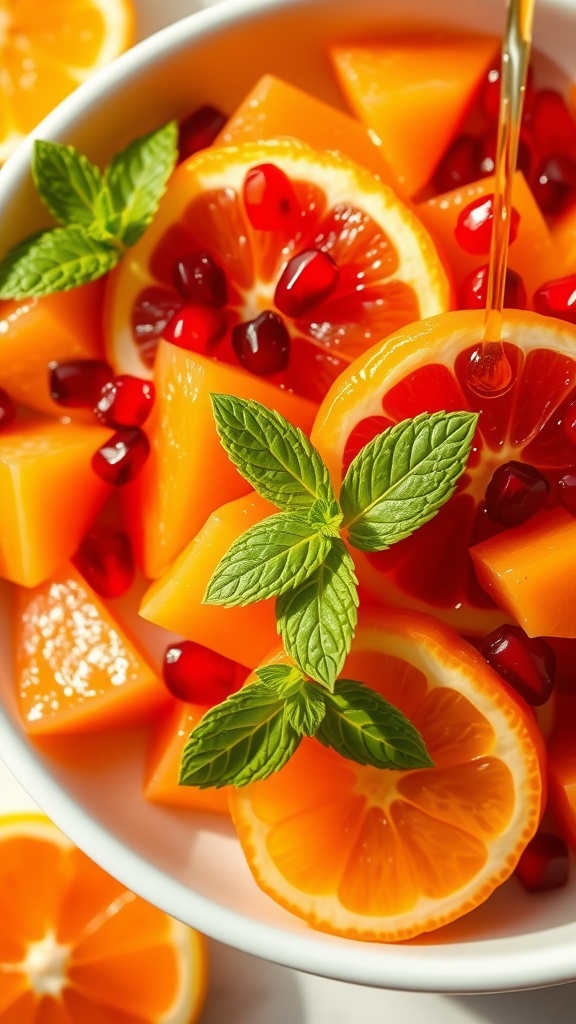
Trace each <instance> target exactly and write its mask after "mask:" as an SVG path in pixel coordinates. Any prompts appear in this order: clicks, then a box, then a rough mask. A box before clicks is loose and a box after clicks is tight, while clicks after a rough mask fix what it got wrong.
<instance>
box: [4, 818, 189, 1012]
mask: <svg viewBox="0 0 576 1024" xmlns="http://www.w3.org/2000/svg"><path fill="white" fill-rule="evenodd" d="M0 893H1V901H2V909H3V926H4V930H6V929H7V928H9V931H6V934H5V935H4V936H3V943H2V985H1V987H0V1022H1V1024H16V1022H18V1024H71V1022H73V1021H78V1022H80V1021H82V1022H84V1024H88V1022H91V1024H104V1022H105V1024H127V1022H128V1021H134V1022H135V1021H136V1020H137V1021H138V1022H139V1024H193V1022H194V1021H195V1020H197V1018H198V1015H199V1014H200V1012H201V1010H202V1007H203V1005H204V1002H205V998H206V988H207V984H206V975H207V950H206V945H205V941H204V938H203V936H201V935H200V934H199V933H198V932H196V931H193V930H192V929H190V928H188V927H186V925H183V924H181V923H180V922H179V921H176V920H175V919H174V918H171V917H168V915H167V914H164V913H162V911H160V910H157V909H156V908H155V907H152V906H151V905H150V904H149V903H146V902H145V901H144V900H142V899H140V898H139V897H138V896H135V895H134V893H132V892H130V891H129V890H127V889H125V888H124V886H122V885H121V883H120V882H117V881H115V880H114V879H113V878H112V877H111V876H110V875H108V874H106V873H105V872H104V871H102V869H101V868H99V867H97V865H96V864H94V863H93V862H92V861H91V860H89V859H88V857H87V856H86V855H85V854H84V853H82V852H81V851H80V850H79V849H77V848H76V847H75V846H73V845H72V843H71V842H70V841H69V840H68V839H67V838H66V837H65V836H64V835H63V833H62V832H60V831H59V830H58V829H57V828H56V826H55V825H53V824H52V822H51V821H49V819H48V818H45V817H43V816H41V815H39V814H38V815H35V814H34V815H33V814H30V815H7V816H5V817H3V818H0Z"/></svg>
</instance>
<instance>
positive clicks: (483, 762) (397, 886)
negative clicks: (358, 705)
mask: <svg viewBox="0 0 576 1024" xmlns="http://www.w3.org/2000/svg"><path fill="white" fill-rule="evenodd" d="M344 675H345V676H346V677H347V678H352V679H357V680H360V681H362V682H365V683H366V684H367V685H369V686H371V687H372V688H373V689H375V690H377V691H378V692H380V693H381V694H382V695H383V696H384V697H385V698H386V699H387V700H388V701H390V703H392V704H394V705H396V706H397V707H399V708H400V710H401V711H403V712H404V714H405V715H406V716H407V717H408V718H409V719H410V720H411V721H412V722H413V724H414V725H415V726H416V728H417V729H418V730H419V731H420V733H421V734H422V736H423V738H424V741H425V742H426V744H427V747H428V751H429V753H430V755H431V757H432V760H433V762H434V766H433V767H432V768H424V769H413V770H410V771H391V770H386V769H376V768H372V767H366V766H363V765H360V764H356V763H355V762H352V761H347V760H345V759H343V758H342V757H341V756H340V755H338V754H336V753H335V752H334V751H332V750H330V749H329V748H324V747H323V746H321V744H320V743H318V742H317V741H316V740H308V739H304V740H303V741H302V743H301V745H300V747H299V748H298V750H297V751H296V753H295V754H294V755H293V757H292V758H291V760H290V761H289V762H288V764H287V765H285V767H284V768H282V769H281V771H279V772H278V773H277V774H276V775H273V776H271V777H270V778H268V779H266V780H265V781H263V782H256V783H253V784H251V785H249V786H246V787H244V788H241V789H235V790H233V791H232V793H231V796H230V808H231V813H232V818H233V821H234V824H235V826H236V829H237V832H238V836H239V838H240V842H241V844H242V848H243V850H244V853H245V855H246V858H247V860H248V863H249V865H250V868H251V870H252V872H253V874H254V877H255V878H256V881H257V882H258V884H259V885H260V886H261V887H262V888H263V889H264V890H265V891H266V892H267V893H268V894H269V895H271V896H272V897H273V898H274V899H275V900H277V901H278V902H279V903H280V904H281V905H282V906H284V907H286V908H287V909H289V910H291V911H292V912H293V913H296V914H297V915H299V916H300V917H303V918H304V919H305V920H307V921H308V922H309V923H310V924H311V925H313V926H314V927H316V928H319V929H320V930H324V931H329V932H331V933H334V934H339V935H344V936H347V937H348V938H355V939H366V940H374V941H398V940H403V939H408V938H410V937H412V936H415V935H419V934H421V933H422V932H426V931H431V930H432V929H435V928H438V927H440V926H441V925H443V924H446V923H448V922H449V921H452V920H455V919H456V918H457V917H459V916H461V915H462V914H464V913H466V912H467V911H469V910H471V909H473V907H475V906H478V905H479V904H480V903H482V902H483V901H484V900H485V899H487V897H488V896H489V895H490V894H491V892H492V891H493V890H494V889H495V888H496V887H497V886H498V885H500V884H501V883H502V882H504V881H505V879H506V878H507V877H508V876H509V875H510V874H511V873H512V871H513V870H514V866H515V864H516V863H517V861H518V859H519V857H520V854H521V852H522V850H523V849H524V847H525V846H526V844H527V842H528V841H529V840H530V838H531V836H532V835H533V834H534V832H535V830H536V828H537V825H538V822H539V820H540V815H541V810H542V806H543V801H544V794H543V783H542V770H543V761H542V757H543V747H542V740H541V737H540V734H539V732H538V729H537V726H536V724H535V720H534V718H533V716H532V715H531V714H530V712H529V711H528V710H527V709H526V707H525V705H521V702H519V701H517V699H516V698H515V697H514V696H513V695H512V692H511V691H510V690H509V689H508V688H507V687H506V685H505V684H503V683H502V681H501V680H500V679H499V677H498V676H497V675H496V673H494V672H493V671H492V669H490V668H489V666H487V665H486V663H485V661H484V659H483V658H482V657H481V656H480V655H479V654H478V653H477V652H476V651H475V650H474V649H473V648H472V647H471V646H470V645H468V644H467V643H466V642H465V641H462V640H460V638H459V637H458V636H457V634H455V633H453V632H452V630H450V629H449V628H448V627H445V626H443V625H441V624H439V623H437V622H435V621H434V620H432V619H431V618H429V617H427V616H420V615H417V614H415V613H411V612H401V611H393V610H390V611H369V612H364V613H363V614H362V613H361V617H360V621H359V626H358V630H357V633H356V637H355V640H354V643H353V647H352V652H351V654H350V656H349V658H348V660H347V662H346V665H345V668H344Z"/></svg>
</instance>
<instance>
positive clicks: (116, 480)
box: [92, 427, 150, 487]
mask: <svg viewBox="0 0 576 1024" xmlns="http://www.w3.org/2000/svg"><path fill="white" fill-rule="evenodd" d="M149 454H150V442H149V441H148V438H147V436H146V434H145V433H144V431H143V430H141V429H140V427H126V428H124V429H123V430H118V431H116V433H115V434H113V435H112V437H111V438H110V440H109V441H107V442H106V444H103V445H102V447H101V448H99V449H98V451H97V452H95V454H94V455H93V457H92V468H93V470H94V472H95V473H97V474H98V476H99V477H101V478H102V480H105V481H106V483H108V484H113V485H114V486H115V487H122V486H123V485H124V484H128V483H130V481H131V480H134V478H135V477H137V476H138V473H139V472H140V470H141V469H142V466H143V465H144V463H145V462H146V459H147V458H148V456H149Z"/></svg>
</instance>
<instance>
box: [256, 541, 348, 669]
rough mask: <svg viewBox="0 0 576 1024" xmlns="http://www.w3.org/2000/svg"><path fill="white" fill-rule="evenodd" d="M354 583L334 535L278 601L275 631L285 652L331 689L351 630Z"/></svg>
mask: <svg viewBox="0 0 576 1024" xmlns="http://www.w3.org/2000/svg"><path fill="white" fill-rule="evenodd" d="M357 583H358V581H357V579H356V575H355V572H354V563H353V561H352V558H351V556H350V553H349V552H348V550H347V548H346V545H345V544H344V542H343V541H342V540H340V538H337V539H334V540H332V542H331V545H330V550H329V552H328V554H327V555H326V557H325V559H324V561H323V563H322V565H321V566H320V567H319V568H318V569H317V570H316V571H315V572H314V573H313V575H312V576H310V577H309V578H308V579H307V580H306V581H305V582H304V583H301V584H300V585H299V586H298V587H297V588H296V589H293V590H288V591H287V592H286V593H284V594H282V595H281V596H280V597H279V598H278V599H277V601H276V623H277V627H278V632H279V633H280V636H281V637H282V640H283V641H284V646H285V648H286V650H287V652H288V654H289V655H290V657H291V658H292V659H293V660H294V661H295V662H296V664H297V665H298V667H299V668H301V669H302V671H303V672H304V673H305V674H306V675H308V676H311V677H312V679H316V680H317V681H318V682H319V683H323V684H324V685H325V686H327V687H328V688H329V689H332V687H333V686H334V681H335V680H336V678H337V676H338V675H339V673H340V671H341V669H342V666H343V664H344V661H345V659H346V655H347V654H348V651H349V650H350V644H351V643H352V637H353V636H354V630H355V628H356V621H357V608H358V594H357V590H356V586H357Z"/></svg>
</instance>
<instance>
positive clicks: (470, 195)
mask: <svg viewBox="0 0 576 1024" xmlns="http://www.w3.org/2000/svg"><path fill="white" fill-rule="evenodd" d="M493 192H494V178H493V177H492V176H491V177H488V178H481V179H480V180H479V181H475V182H473V183H472V184H471V185H465V186H463V187H462V188H456V189H454V190H453V191H452V192H446V193H445V194H443V195H440V196H435V197H434V198H433V199H429V200H427V201H426V202H424V203H419V205H418V206H417V210H418V215H419V216H420V217H421V219H422V220H423V222H424V224H425V225H426V227H427V228H428V230H429V232H430V234H431V235H432V238H433V239H434V241H435V242H436V244H437V245H438V247H439V249H440V251H441V252H442V255H443V256H445V258H446V260H447V263H448V267H449V269H450V271H451V273H452V277H453V280H454V285H455V288H456V294H458V291H459V288H460V286H461V284H462V282H463V280H464V278H465V277H467V276H468V274H470V273H471V271H473V270H476V269H477V268H478V267H479V266H481V265H482V264H486V263H488V256H486V257H482V256H477V255H474V254H471V253H467V252H465V251H464V249H463V248H462V246H461V245H460V244H459V242H458V240H457V238H456V234H455V228H456V222H457V220H458V216H459V214H460V213H461V212H462V210H464V209H465V207H466V206H468V204H469V203H471V202H473V201H474V200H475V199H478V198H480V197H481V196H486V195H490V194H491V193H493ZM512 205H513V207H514V209H515V210H517V211H518V213H519V215H520V223H519V227H518V234H517V237H516V240H515V241H514V242H513V243H512V245H511V246H510V251H509V257H508V265H509V267H510V269H511V270H515V271H516V273H517V274H520V277H521V278H522V280H523V281H524V285H525V287H526V294H527V298H528V307H529V308H530V309H531V308H532V296H533V294H534V292H535V291H536V289H537V288H538V287H539V286H540V285H541V284H542V283H543V282H544V281H549V280H550V279H551V278H554V277H559V276H560V275H561V273H562V272H563V263H562V260H561V257H560V255H559V253H558V250H557V248H556V245H555V244H554V241H553V239H552V236H551V234H550V230H549V228H548V225H547V224H546V221H545V220H544V217H543V216H542V213H541V212H540V209H539V207H538V204H537V203H536V200H535V199H534V196H533V195H532V192H531V191H530V189H529V188H528V185H527V184H526V181H525V179H524V175H523V174H521V173H520V172H518V173H517V174H516V175H515V176H514V181H513V184H512Z"/></svg>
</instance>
